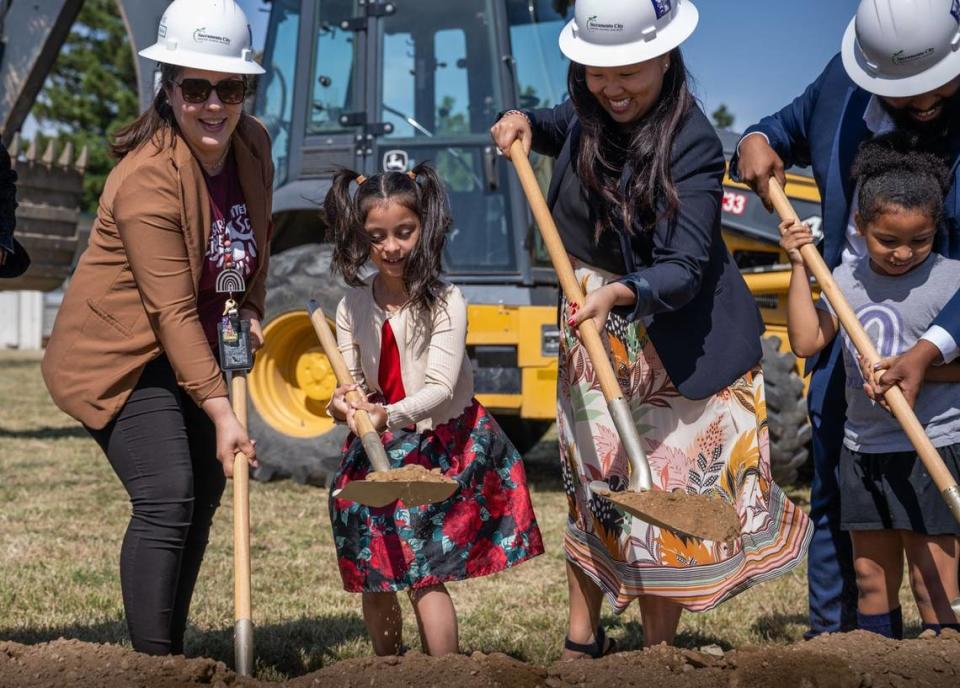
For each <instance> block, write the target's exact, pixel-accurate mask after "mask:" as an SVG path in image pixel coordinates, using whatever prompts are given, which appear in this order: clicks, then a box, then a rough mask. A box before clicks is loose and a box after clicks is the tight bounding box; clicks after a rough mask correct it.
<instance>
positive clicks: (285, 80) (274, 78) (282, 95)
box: [254, 0, 300, 186]
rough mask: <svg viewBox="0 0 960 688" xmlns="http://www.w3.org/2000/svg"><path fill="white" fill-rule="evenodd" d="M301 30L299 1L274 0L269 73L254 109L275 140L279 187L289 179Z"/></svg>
mask: <svg viewBox="0 0 960 688" xmlns="http://www.w3.org/2000/svg"><path fill="white" fill-rule="evenodd" d="M299 33H300V1H299V0H274V1H273V3H272V8H271V10H270V22H269V24H268V25H267V37H266V44H265V46H264V60H263V62H264V65H263V66H264V69H265V70H266V74H264V75H263V76H262V77H260V83H259V87H258V91H259V93H258V94H257V102H256V107H255V110H254V114H256V116H257V117H258V118H259V119H260V121H261V122H263V124H264V126H266V128H267V131H269V132H270V138H271V140H272V141H273V148H272V153H273V164H274V167H275V168H276V175H275V176H274V186H280V185H281V184H283V183H284V182H285V181H286V179H287V160H288V159H289V157H290V126H291V124H292V120H293V84H294V78H295V75H296V68H297V39H298V38H299Z"/></svg>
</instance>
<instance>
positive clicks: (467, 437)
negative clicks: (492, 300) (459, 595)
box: [330, 400, 543, 592]
mask: <svg viewBox="0 0 960 688" xmlns="http://www.w3.org/2000/svg"><path fill="white" fill-rule="evenodd" d="M382 439H383V443H384V448H385V449H386V450H387V455H388V456H389V458H390V462H391V464H392V465H393V467H394V468H397V467H399V466H403V465H407V464H419V465H421V466H424V467H426V468H440V470H441V471H442V472H443V474H444V475H446V476H447V477H450V478H454V479H455V480H456V481H457V482H458V483H459V484H460V485H459V489H458V490H457V491H456V492H455V493H454V494H453V496H452V497H450V498H449V499H447V500H446V501H443V502H441V503H439V504H431V505H427V506H421V507H406V506H404V504H403V502H401V501H397V502H395V503H394V504H392V505H389V506H386V507H382V508H373V507H367V506H364V505H362V504H357V503H356V502H350V501H346V500H343V499H334V498H332V497H331V499H330V520H331V523H332V524H333V538H334V544H335V545H336V548H337V562H338V564H339V566H340V575H341V577H342V578H343V587H344V589H345V590H347V591H348V592H394V591H397V590H406V589H415V588H424V587H428V586H431V585H437V584H438V583H443V582H446V581H457V580H463V579H466V578H475V577H477V576H485V575H488V574H491V573H496V572H498V571H502V570H504V569H506V568H509V567H511V566H515V565H516V564H519V563H521V562H524V561H526V560H527V559H530V558H532V557H535V556H537V555H538V554H542V553H543V540H542V539H541V537H540V529H539V528H538V527H537V521H536V518H535V516H534V513H533V507H532V505H531V503H530V494H529V492H528V491H527V479H526V474H525V472H524V469H523V459H522V458H521V457H520V454H519V453H518V452H517V450H516V449H515V448H514V446H513V445H512V444H511V443H510V440H508V439H507V436H506V435H505V434H504V433H503V430H501V429H500V426H499V425H497V422H496V421H495V420H494V419H493V417H492V416H491V415H490V414H489V413H487V411H486V409H484V408H483V406H481V405H480V402H478V401H476V400H474V401H473V404H472V405H471V406H470V407H469V408H468V409H467V410H466V411H465V412H464V413H463V414H462V415H460V416H459V417H457V418H454V419H453V420H450V421H448V422H446V423H444V424H443V425H441V426H438V427H436V428H434V429H433V430H431V431H427V432H423V433H420V432H416V431H413V430H400V431H397V432H393V433H391V432H387V433H385V434H384V435H383V438H382ZM369 470H370V464H369V462H368V461H367V457H366V454H365V453H364V451H363V447H362V446H361V444H360V440H359V439H358V438H356V437H354V436H351V437H349V438H348V439H347V443H346V445H345V446H344V451H343V458H342V459H341V461H340V468H339V470H338V471H337V475H336V478H335V480H334V488H335V489H336V488H342V487H343V486H344V485H346V484H347V483H348V482H350V481H351V480H360V479H362V478H364V477H365V476H366V474H367V473H368V472H369Z"/></svg>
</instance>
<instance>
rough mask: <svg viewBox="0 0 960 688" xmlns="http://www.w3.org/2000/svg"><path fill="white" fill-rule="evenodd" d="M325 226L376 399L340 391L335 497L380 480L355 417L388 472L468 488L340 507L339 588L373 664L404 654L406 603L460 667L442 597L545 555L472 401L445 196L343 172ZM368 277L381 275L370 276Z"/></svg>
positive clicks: (432, 187)
mask: <svg viewBox="0 0 960 688" xmlns="http://www.w3.org/2000/svg"><path fill="white" fill-rule="evenodd" d="M324 212H325V214H326V217H327V221H328V226H329V227H331V228H332V230H333V237H334V254H333V264H334V269H335V270H336V271H338V272H339V273H340V274H341V275H342V276H343V277H344V279H345V281H346V282H347V284H348V285H350V287H352V288H351V289H350V290H349V291H348V292H347V294H346V296H345V297H344V298H343V300H342V301H341V302H340V305H339V306H338V308H337V316H336V320H337V323H336V324H337V342H338V345H339V348H340V351H341V353H342V354H343V357H344V359H345V361H346V363H347V366H348V367H349V369H350V372H351V373H352V374H353V378H354V380H356V386H357V387H359V389H360V390H361V391H362V392H363V393H364V394H365V395H367V399H368V400H367V401H366V402H364V403H361V404H359V405H352V404H351V403H350V402H348V401H347V400H346V398H345V395H346V393H347V392H348V391H350V390H351V389H353V387H351V386H341V387H338V388H337V390H336V392H335V394H334V398H333V400H332V401H331V403H330V407H329V412H330V414H331V415H332V416H333V417H334V418H335V419H337V420H339V421H342V422H346V423H347V424H348V426H349V427H350V429H351V430H352V431H353V434H351V435H350V437H349V438H348V440H347V442H346V445H345V447H344V450H343V455H342V457H341V460H340V466H339V469H338V471H337V473H336V476H335V479H334V488H335V489H336V488H342V487H343V486H344V485H345V484H346V483H348V482H350V481H353V480H362V479H363V478H364V477H365V476H366V474H367V473H368V472H369V471H371V470H372V468H371V466H370V464H369V462H368V460H367V458H366V455H365V454H364V451H363V447H362V446H361V443H360V440H359V439H358V438H357V436H356V434H357V429H356V427H355V425H354V420H353V414H354V411H355V410H356V409H358V408H362V409H364V410H366V411H367V412H368V413H369V414H370V419H371V420H372V422H373V423H374V425H375V426H376V428H377V430H379V431H380V432H381V433H382V440H383V443H384V446H385V448H386V450H387V454H388V456H389V458H390V461H391V464H392V467H393V468H397V467H400V466H403V465H409V464H419V465H421V466H424V467H425V468H427V469H434V468H439V469H440V471H441V472H442V473H443V474H444V475H445V476H447V477H450V478H454V479H455V480H457V481H458V483H459V488H458V490H457V491H456V492H455V493H454V495H453V496H452V497H450V498H449V499H447V500H445V501H443V502H440V503H438V504H433V505H427V506H422V507H407V506H405V505H404V504H403V502H401V501H398V502H395V503H393V504H392V505H390V506H387V507H383V508H373V507H367V506H364V505H362V504H358V503H356V502H351V501H346V500H343V499H335V498H333V497H331V499H330V516H331V521H332V524H333V534H334V541H335V545H336V549H337V558H338V563H339V567H340V575H341V577H342V579H343V585H344V588H345V589H346V590H347V591H349V592H359V593H361V594H362V603H363V616H364V621H365V623H366V625H367V630H368V632H369V633H370V638H371V641H372V643H373V648H374V651H375V652H376V653H377V654H378V655H391V654H398V653H399V652H400V651H401V614H400V607H399V605H398V603H397V592H398V591H401V590H406V591H407V593H408V594H409V596H410V601H411V603H412V605H413V610H414V613H415V614H416V617H417V625H418V628H419V629H420V640H421V643H422V645H423V649H424V651H425V652H427V653H429V654H431V655H444V654H450V653H455V652H457V651H458V634H457V617H456V610H455V609H454V606H453V601H452V600H451V599H450V594H449V592H448V591H447V589H446V587H445V585H444V584H445V583H447V582H449V581H458V580H464V579H467V578H474V577H478V576H484V575H487V574H491V573H496V572H498V571H502V570H503V569H506V568H508V567H511V566H514V565H516V564H519V563H521V562H523V561H526V560H527V559H530V558H532V557H534V556H537V555H538V554H541V553H542V552H543V544H542V540H541V536H540V531H539V529H538V527H537V523H536V520H535V518H534V514H533V509H532V506H531V504H530V495H529V493H528V492H527V486H526V477H525V474H524V468H523V462H522V459H521V458H520V455H519V453H518V452H517V450H516V449H515V448H514V447H513V445H512V444H511V443H510V441H509V440H508V439H507V437H506V436H505V435H504V433H503V431H502V430H501V429H500V427H499V426H498V425H497V423H496V421H495V420H494V419H493V418H492V417H491V416H490V414H489V413H488V412H487V411H486V409H484V408H483V406H481V405H480V403H479V402H478V401H477V400H476V399H474V398H473V374H472V369H471V366H470V361H469V359H468V358H467V356H466V355H465V350H466V330H467V307H466V303H465V302H464V299H463V296H462V295H461V293H460V291H459V289H457V287H455V286H453V285H452V284H449V283H447V282H444V281H443V280H441V279H440V270H441V267H440V259H441V255H442V252H443V246H444V242H445V240H446V234H447V230H448V228H449V227H450V225H451V217H450V213H449V210H448V205H447V199H446V194H445V192H444V188H443V185H442V183H441V181H440V179H439V177H438V176H437V173H436V172H435V171H434V170H433V169H432V168H431V167H429V166H427V165H425V164H420V165H418V166H417V167H415V168H414V169H413V170H412V171H411V172H408V173H406V174H404V173H400V172H385V173H383V174H378V175H376V176H373V177H370V178H369V179H368V178H365V177H363V176H361V175H359V174H357V173H356V172H352V171H347V170H343V171H340V172H339V173H338V174H337V175H336V176H335V177H334V179H333V186H332V188H331V189H330V191H329V193H328V194H327V197H326V199H325V201H324ZM368 265H372V267H373V268H375V269H376V272H374V273H373V274H371V275H369V276H363V275H366V271H367V266H368Z"/></svg>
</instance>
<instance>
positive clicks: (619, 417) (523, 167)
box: [510, 139, 652, 490]
mask: <svg viewBox="0 0 960 688" xmlns="http://www.w3.org/2000/svg"><path fill="white" fill-rule="evenodd" d="M510 160H511V161H512V162H513V166H514V168H515V169H516V170H517V176H518V177H519V178H520V185H521V186H522V187H523V192H524V194H526V197H527V202H528V203H529V204H530V210H531V211H532V212H533V217H534V220H536V223H537V226H538V227H539V228H540V236H541V237H543V244H544V246H545V247H546V249H547V253H548V254H549V256H550V262H551V263H553V269H554V271H555V272H556V273H557V279H558V280H559V282H560V288H561V289H562V290H563V294H564V296H565V297H566V298H567V301H569V302H570V303H575V304H577V305H578V306H583V302H584V295H583V290H582V289H581V288H580V283H579V282H577V277H576V275H575V274H574V272H573V266H572V265H571V264H570V258H569V257H568V256H567V250H566V249H565V248H564V247H563V242H562V241H561V240H560V234H559V233H558V232H557V226H556V224H554V221H553V215H551V213H550V209H549V208H548V207H547V202H546V200H545V199H544V198H543V193H542V192H541V191H540V184H539V183H538V182H537V178H536V175H534V173H533V168H532V167H531V166H530V160H529V159H528V158H527V154H526V153H524V151H523V144H522V143H521V142H520V140H519V139H518V140H516V141H514V142H513V145H512V146H511V147H510ZM578 331H579V333H580V341H581V342H582V343H583V345H584V347H585V348H586V350H587V355H588V356H589V357H590V361H591V363H593V370H594V374H595V375H596V376H597V380H598V381H599V382H600V390H601V391H602V392H603V398H604V399H606V401H607V406H608V408H609V409H610V415H611V419H612V420H613V423H614V425H615V426H616V428H617V433H618V434H619V435H620V442H621V443H622V444H623V448H624V450H625V451H626V453H627V456H628V457H629V459H630V464H631V467H632V469H633V470H632V471H631V475H630V481H631V484H630V489H643V490H649V489H650V487H651V485H652V478H651V475H650V465H649V463H648V462H647V456H646V453H645V452H644V451H643V445H641V443H640V435H639V433H638V432H637V427H636V424H635V423H634V420H633V414H632V413H631V412H630V407H629V404H627V401H626V399H624V398H623V391H622V390H621V389H620V383H619V382H617V376H616V374H615V373H614V371H613V366H612V365H611V364H610V358H609V357H608V356H607V351H606V349H605V348H604V346H603V341H602V340H601V339H600V332H599V331H598V330H597V326H596V323H594V322H593V318H587V319H586V320H584V321H583V322H582V323H580V326H579V327H578Z"/></svg>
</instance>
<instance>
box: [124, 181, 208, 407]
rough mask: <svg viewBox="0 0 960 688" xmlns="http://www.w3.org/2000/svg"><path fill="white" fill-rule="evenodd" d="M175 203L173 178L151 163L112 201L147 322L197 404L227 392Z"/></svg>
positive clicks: (185, 388) (177, 199)
mask: <svg viewBox="0 0 960 688" xmlns="http://www.w3.org/2000/svg"><path fill="white" fill-rule="evenodd" d="M179 209H180V199H179V197H178V193H177V186H176V181H175V180H173V179H171V177H170V174H167V173H165V172H164V170H162V169H161V168H159V167H157V166H153V165H146V166H143V167H141V168H139V169H137V170H136V171H134V172H133V173H132V174H131V175H130V176H129V177H127V179H126V180H124V182H123V184H122V186H121V187H120V189H118V191H117V195H116V197H115V199H114V202H113V213H114V220H115V221H116V225H117V232H118V234H119V235H120V240H121V241H122V242H123V248H124V250H125V252H126V256H127V260H128V261H129V263H130V270H131V272H132V273H133V277H134V280H135V281H136V283H137V289H138V290H139V292H140V299H141V301H142V302H143V307H144V310H145V311H146V313H147V318H148V320H149V321H150V326H151V327H152V328H153V331H154V333H155V334H156V336H157V340H158V341H159V343H160V346H161V347H162V348H163V350H164V352H165V353H166V355H167V358H168V359H169V360H170V365H171V366H172V367H173V370H174V372H175V373H176V375H177V382H178V383H179V384H180V386H181V387H183V388H184V390H186V392H187V393H188V394H189V395H190V396H191V398H192V399H193V400H194V401H195V402H196V403H197V404H198V405H199V404H201V403H203V402H204V401H205V400H206V399H208V398H210V397H222V396H227V387H226V384H225V383H224V381H223V376H222V374H221V372H220V366H219V365H217V361H216V359H215V358H214V356H213V352H212V351H211V350H210V344H209V343H208V342H207V338H206V336H205V335H204V332H203V327H202V326H201V325H200V317H199V316H198V315H197V294H196V289H195V285H194V280H193V275H192V272H191V269H190V262H189V260H188V257H187V246H186V243H185V242H184V236H183V230H182V228H181V224H180V212H179Z"/></svg>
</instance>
